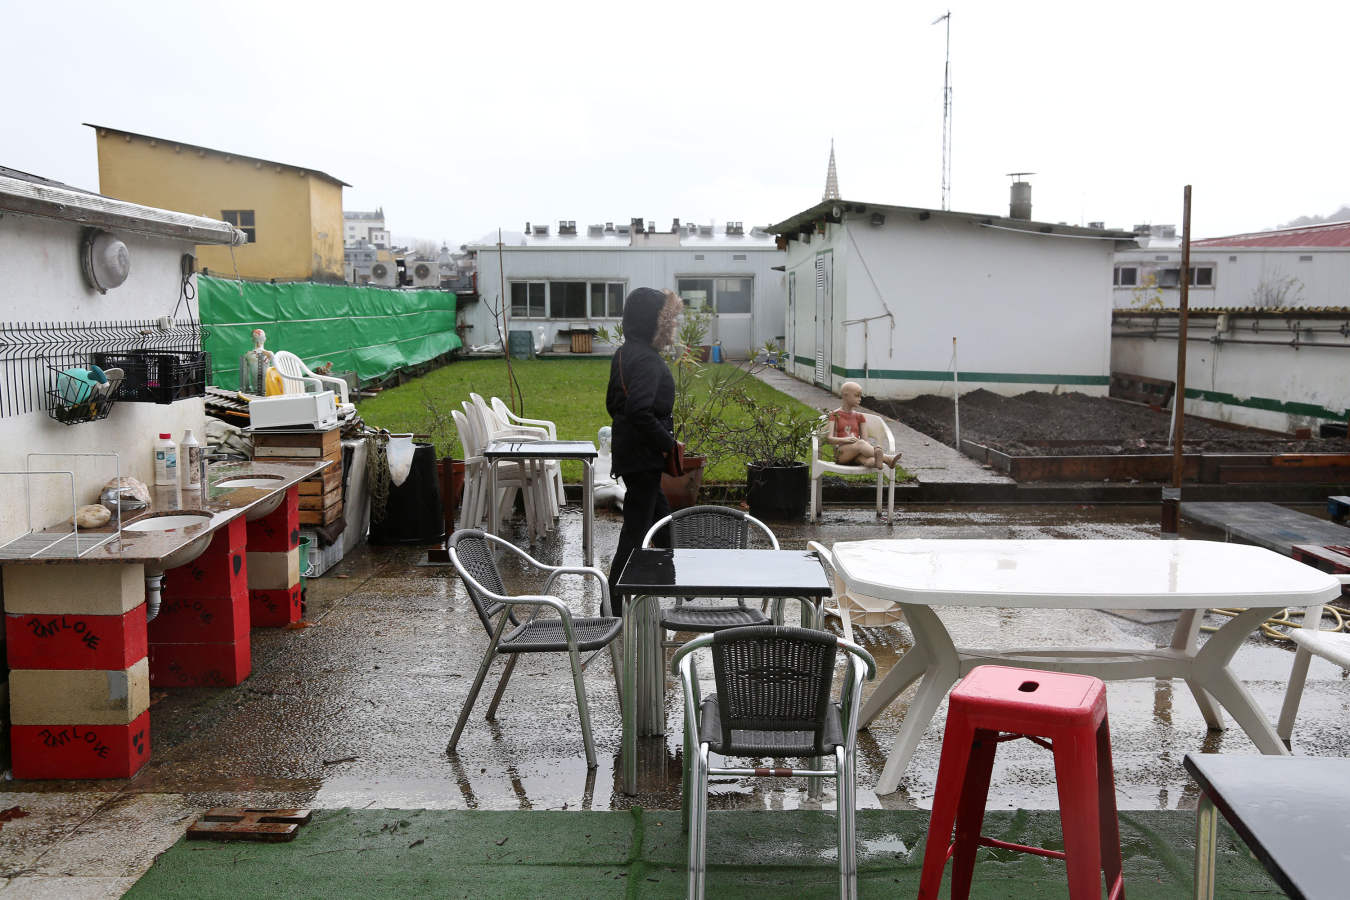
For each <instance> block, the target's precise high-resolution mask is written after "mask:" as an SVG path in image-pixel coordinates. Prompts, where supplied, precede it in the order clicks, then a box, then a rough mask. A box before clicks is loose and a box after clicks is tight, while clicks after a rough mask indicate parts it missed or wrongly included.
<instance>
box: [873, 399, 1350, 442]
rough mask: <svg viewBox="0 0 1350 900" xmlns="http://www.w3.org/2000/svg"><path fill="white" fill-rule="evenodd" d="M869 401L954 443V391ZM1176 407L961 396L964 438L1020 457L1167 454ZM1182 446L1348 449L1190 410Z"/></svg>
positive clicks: (1128, 403)
mask: <svg viewBox="0 0 1350 900" xmlns="http://www.w3.org/2000/svg"><path fill="white" fill-rule="evenodd" d="M864 403H865V405H866V406H868V407H870V408H871V409H875V410H876V411H878V412H880V413H882V414H883V415H886V416H889V417H891V418H893V419H896V420H897V421H899V422H901V423H903V424H905V425H908V426H909V427H911V428H913V429H915V430H916V431H920V432H923V433H924V434H927V435H930V436H932V437H934V438H936V439H937V440H939V441H942V442H944V443H946V444H951V443H953V409H952V398H951V397H939V396H936V395H934V394H925V395H923V396H921V397H916V398H914V399H912V400H903V401H896V400H881V399H878V398H876V397H868V398H866V399H865V400H864ZM1170 419H1171V413H1169V412H1165V411H1158V410H1155V409H1152V408H1150V407H1148V406H1144V405H1141V404H1138V403H1130V402H1127V401H1124V400H1115V399H1113V398H1110V397H1090V396H1088V395H1086V394H1079V393H1048V392H1045V391H1028V392H1027V393H1025V394H1019V395H1017V396H1016V397H1005V396H1002V395H1001V394H995V393H993V392H991V391H986V390H977V391H971V392H970V393H968V394H962V395H961V437H962V438H963V439H964V440H968V441H975V442H977V443H980V444H984V445H986V446H990V447H994V448H995V449H997V450H1001V451H1003V452H1004V453H1010V454H1013V455H1017V456H1059V455H1065V454H1071V455H1098V454H1117V453H1167V452H1169V450H1168V445H1167V437H1168V428H1169V425H1170ZM1184 438H1185V448H1186V450H1187V451H1188V452H1197V453H1201V452H1208V453H1314V452H1320V453H1344V452H1350V443H1347V441H1346V440H1345V439H1344V438H1312V439H1304V440H1297V439H1295V438H1293V437H1287V436H1281V435H1276V434H1272V433H1269V432H1263V431H1257V430H1253V429H1248V428H1241V427H1239V426H1235V425H1225V424H1223V423H1220V422H1214V421H1212V420H1205V419H1197V418H1195V417H1194V416H1187V417H1186V423H1185V435H1184Z"/></svg>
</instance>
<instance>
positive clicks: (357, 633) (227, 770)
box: [0, 505, 1350, 897]
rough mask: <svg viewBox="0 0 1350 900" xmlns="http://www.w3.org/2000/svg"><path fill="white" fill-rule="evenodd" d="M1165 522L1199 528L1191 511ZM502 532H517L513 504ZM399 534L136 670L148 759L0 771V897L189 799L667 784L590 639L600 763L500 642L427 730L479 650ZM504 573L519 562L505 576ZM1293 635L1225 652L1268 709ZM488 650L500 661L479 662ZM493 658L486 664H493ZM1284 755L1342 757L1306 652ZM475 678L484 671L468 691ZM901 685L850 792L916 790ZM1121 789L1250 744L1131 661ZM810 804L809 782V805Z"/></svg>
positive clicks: (119, 874) (1027, 755)
mask: <svg viewBox="0 0 1350 900" xmlns="http://www.w3.org/2000/svg"><path fill="white" fill-rule="evenodd" d="M618 525H619V520H618V518H617V517H616V516H613V515H610V514H605V513H601V514H598V515H597V518H596V546H597V548H599V557H600V558H599V559H598V560H597V563H598V564H599V566H600V567H601V568H602V569H605V568H607V566H608V562H609V560H608V553H609V551H610V550H611V549H612V548H613V546H614V543H615V540H616V538H617V532H618ZM775 530H776V531H777V533H778V535H779V538H780V541H781V542H782V544H783V545H784V546H785V547H789V548H799V547H803V546H804V545H805V543H806V541H807V540H811V539H816V540H821V541H822V542H824V543H826V544H827V545H828V544H832V543H834V542H835V541H841V540H856V539H862V538H869V537H887V536H894V537H919V536H922V537H986V538H998V537H1018V538H1070V539H1072V538H1086V537H1102V538H1140V537H1157V534H1158V527H1157V508H1156V507H1134V506H1064V505H1060V506H1053V507H1039V506H1027V505H1018V506H1003V507H975V506H970V505H963V506H952V507H942V506H923V507H911V508H907V509H905V510H903V511H898V512H897V521H896V522H895V524H894V525H893V527H887V526H886V525H884V524H882V523H880V522H878V521H877V520H876V519H875V518H874V517H873V516H872V514H871V512H870V511H856V510H841V509H827V510H826V514H825V518H824V521H823V522H822V523H820V524H818V525H812V526H807V525H805V524H801V525H793V526H785V527H777V528H776V529H775ZM579 532H580V515H579V512H578V511H577V510H576V509H575V507H572V508H569V509H567V510H565V511H564V515H563V519H562V522H561V527H560V529H559V530H558V531H556V532H554V533H553V534H551V535H550V536H549V537H548V538H546V539H544V540H543V541H542V542H540V543H539V544H537V545H536V546H535V547H534V548H533V552H534V554H535V555H536V556H537V557H539V558H541V559H543V560H544V561H546V562H554V563H556V562H563V561H565V562H569V563H577V562H579V558H580V535H579ZM1186 536H1188V537H1193V538H1213V537H1215V536H1216V535H1215V534H1214V533H1213V532H1210V531H1208V530H1205V529H1199V528H1197V529H1192V530H1190V531H1189V532H1188V533H1187V534H1186ZM514 540H515V541H516V542H517V543H518V544H520V545H524V544H525V540H526V538H525V534H524V528H523V524H522V525H521V527H520V529H519V531H518V532H517V533H516V534H515V536H514ZM424 556H425V552H424V551H422V550H418V549H416V548H362V549H361V550H360V551H359V552H358V553H356V554H355V555H354V556H353V557H352V558H349V559H348V560H345V561H344V562H343V563H342V564H340V565H339V566H338V567H337V568H336V569H334V570H332V571H331V572H330V573H329V574H328V575H326V576H325V577H323V578H319V579H313V580H311V581H310V582H309V593H308V611H307V617H306V621H307V622H308V623H309V625H310V627H306V628H300V629H296V630H271V629H256V630H254V631H253V632H252V640H253V660H254V671H253V674H252V676H251V677H250V678H249V679H248V680H247V681H246V682H245V683H244V684H243V685H241V686H239V687H236V688H223V689H215V688H212V689H191V690H173V691H164V690H157V691H155V692H154V694H153V697H152V707H151V722H152V742H153V747H152V758H151V760H150V762H149V763H148V764H147V766H146V767H145V768H144V769H143V770H142V771H141V772H140V773H138V775H137V776H136V777H134V778H132V779H128V780H125V781H88V782H16V781H6V782H0V810H4V809H8V808H10V807H19V808H20V809H21V810H22V811H23V812H24V813H26V814H27V815H26V816H25V817H22V818H14V819H12V820H11V821H8V822H4V823H3V826H0V897H10V896H14V897H19V896H23V897H43V896H60V897H81V896H91V897H93V896H97V897H104V896H118V895H119V894H120V893H121V892H122V891H123V890H125V889H126V888H127V887H128V886H129V885H130V884H132V883H133V882H134V881H135V880H136V878H137V877H138V876H139V875H140V874H141V873H142V872H143V871H144V870H145V869H146V868H147V867H148V866H149V864H150V863H151V862H152V860H153V858H154V856H155V854H157V853H158V852H160V851H162V850H163V849H165V848H166V847H168V846H169V845H170V844H172V843H173V842H174V841H175V840H177V839H178V838H179V837H180V836H181V835H182V833H183V830H184V828H185V827H186V825H187V824H188V823H189V822H190V821H192V820H193V819H194V818H195V817H196V816H198V815H199V814H200V813H202V812H203V811H204V810H205V809H207V808H209V807H211V806H217V805H223V806H263V807H295V806H299V807H316V808H338V807H354V808H390V809H393V808H427V809H446V808H449V809H463V808H468V809H506V810H512V809H612V808H625V807H628V806H630V805H633V804H641V805H643V806H644V807H648V808H666V809H673V808H677V807H678V804H679V788H680V776H679V756H678V751H679V746H680V737H679V731H678V727H679V722H680V718H679V715H680V713H679V709H678V699H677V697H676V693H675V690H674V684H673V682H668V689H667V708H668V715H667V722H668V724H669V726H670V731H669V733H668V734H667V735H666V736H665V737H664V739H663V738H651V739H647V740H646V741H644V746H643V747H642V748H641V749H642V764H641V770H640V771H641V779H640V781H641V791H640V794H639V795H638V796H636V797H627V796H625V795H623V794H622V793H621V792H620V791H619V789H618V784H617V781H618V778H617V772H618V752H619V740H620V733H619V707H618V703H617V699H616V697H615V693H614V683H613V678H612V675H611V671H610V668H609V662H608V658H607V657H601V658H600V659H598V660H597V661H596V663H595V665H594V666H593V667H591V668H590V669H589V670H588V673H587V678H586V681H587V690H588V693H589V696H590V699H591V709H592V716H593V723H594V730H595V737H596V742H597V751H598V754H599V758H600V766H599V768H598V769H596V770H594V771H593V772H589V773H588V772H587V770H586V767H585V763H584V760H583V755H582V742H581V734H580V729H579V726H578V723H577V714H576V708H575V703H574V700H573V696H572V688H571V681H570V678H569V677H568V673H567V667H566V662H565V660H564V659H563V658H562V657H561V656H557V655H553V654H546V655H529V656H527V657H525V658H524V659H522V660H521V662H520V664H519V666H518V667H517V671H516V674H515V677H514V678H513V679H512V682H511V686H510V689H509V690H508V692H507V694H506V698H505V700H504V701H503V704H502V708H501V710H500V711H499V713H498V717H497V720H496V721H495V722H487V721H485V720H484V719H483V713H484V711H485V709H486V704H487V699H488V698H487V697H486V696H484V697H481V698H480V700H479V704H478V707H477V709H476V711H475V714H474V716H473V718H472V719H471V720H470V722H469V724H468V726H467V728H466V730H465V733H464V736H463V738H462V739H461V743H460V747H459V753H458V754H457V755H455V756H447V755H446V754H445V744H446V741H447V739H448V737H449V734H450V730H451V728H452V727H453V725H454V721H455V716H456V714H457V713H458V711H459V707H460V704H461V702H462V700H463V697H464V695H465V694H466V692H467V690H468V687H469V683H470V681H471V679H472V676H473V673H474V670H475V668H476V666H477V664H478V662H479V660H480V659H481V655H482V652H483V649H484V648H485V646H486V638H485V636H484V633H483V629H482V626H481V625H480V624H479V622H478V620H477V617H476V616H475V614H474V613H473V609H472V606H471V604H470V603H469V601H468V599H467V597H466V595H465V594H464V591H463V589H462V587H461V586H460V585H459V584H458V583H457V582H456V581H455V579H453V578H452V577H451V570H450V569H449V568H448V567H443V566H438V567H425V566H418V565H417V563H418V562H420V561H421V560H422V559H423V558H424ZM504 574H505V576H506V577H507V578H508V580H509V581H510V582H512V584H511V585H509V589H522V588H523V587H524V585H523V584H522V583H521V579H520V575H519V573H518V572H514V571H511V572H506V573H504ZM564 596H565V598H566V599H567V600H568V602H569V603H570V604H571V605H572V606H573V608H574V609H581V608H584V609H586V610H593V609H594V608H595V604H596V595H595V593H594V591H593V590H591V591H589V592H584V593H583V591H581V590H580V589H579V588H578V586H577V585H576V584H573V585H569V586H568V587H567V588H566V590H565V592H564ZM942 618H943V620H944V621H945V622H946V623H947V625H948V627H949V629H950V630H951V632H952V634H953V637H954V638H955V640H956V642H957V643H958V644H962V643H966V644H975V645H984V646H999V647H1007V646H1034V645H1036V644H1040V643H1046V642H1047V641H1052V642H1053V643H1054V644H1056V645H1060V646H1062V645H1064V644H1077V645H1084V646H1091V645H1111V646H1125V647H1128V646H1138V647H1141V648H1142V647H1152V646H1155V645H1156V644H1158V643H1164V642H1166V641H1167V640H1168V638H1169V637H1170V634H1171V627H1172V622H1171V620H1170V619H1169V618H1167V617H1166V616H1165V615H1164V616H1159V615H1156V614H1131V613H1126V614H1125V615H1123V616H1122V615H1114V614H1109V613H1102V612H1092V611H1076V612H1067V613H1066V612H1062V611H1038V610H993V609H979V610H953V611H950V612H944V613H943V614H942ZM859 636H860V639H861V642H862V643H863V644H864V646H866V647H867V648H868V649H869V650H870V651H871V652H873V653H874V654H875V655H876V657H877V659H878V662H879V664H880V666H881V669H882V672H881V674H884V672H885V671H886V670H888V669H889V667H890V666H891V665H893V664H894V662H895V660H896V658H897V656H898V655H899V654H900V653H901V652H903V651H904V650H905V649H906V648H907V647H908V645H909V632H908V630H907V629H906V628H905V627H904V626H903V625H901V626H896V627H891V628H882V629H863V630H860V631H859ZM1291 662H1292V653H1291V652H1290V651H1289V650H1288V649H1287V648H1286V647H1285V646H1280V645H1277V644H1274V643H1272V642H1270V641H1268V640H1266V639H1263V638H1252V639H1249V640H1248V641H1247V643H1246V644H1245V645H1244V646H1243V648H1242V649H1241V651H1240V652H1239V653H1238V655H1237V657H1236V661H1235V666H1236V669H1237V671H1238V672H1239V673H1240V674H1241V675H1242V677H1243V678H1244V680H1245V682H1246V684H1247V687H1248V688H1249V689H1250V690H1251V691H1252V693H1253V695H1254V696H1255V697H1256V700H1257V702H1258V704H1259V705H1260V707H1261V708H1262V709H1263V710H1264V711H1265V712H1266V713H1267V715H1268V716H1269V717H1270V718H1271V719H1272V721H1273V719H1274V717H1275V715H1276V713H1277V712H1278V709H1279V704H1280V701H1281V699H1282V696H1283V689H1284V682H1285V680H1286V678H1287V677H1288V674H1289V666H1290V664H1291ZM498 665H500V663H499V664H498ZM498 671H499V669H494V673H496V672H498ZM1309 677H1310V683H1309V688H1308V691H1307V693H1306V694H1305V697H1304V701H1303V706H1302V711H1301V714H1300V718H1299V723H1298V727H1297V730H1296V731H1295V744H1294V748H1295V752H1296V753H1301V754H1310V755H1330V756H1343V755H1346V753H1347V751H1348V750H1350V736H1347V732H1346V729H1345V728H1344V722H1345V719H1346V711H1347V708H1350V684H1348V683H1347V682H1346V681H1344V680H1343V679H1342V677H1341V673H1340V672H1339V670H1337V669H1335V668H1334V667H1332V666H1331V665H1329V664H1327V663H1324V662H1321V661H1318V660H1314V662H1313V667H1312V671H1311V673H1310V676H1309ZM486 693H487V691H485V694H486ZM908 696H909V694H906V695H904V696H902V698H901V700H900V701H899V702H897V703H896V704H895V705H894V706H893V707H892V708H891V709H890V710H889V711H888V712H887V713H886V714H884V715H883V716H882V717H880V718H879V719H878V720H877V722H875V723H874V725H873V727H872V729H871V730H870V731H868V732H864V733H863V734H862V735H861V736H860V739H859V748H860V749H859V771H858V786H859V792H858V793H859V805H860V806H862V807H864V808H867V807H871V808H876V807H885V808H913V807H918V808H925V807H926V806H927V805H928V804H929V802H930V799H931V796H932V792H933V785H934V779H935V774H936V765H937V758H938V750H939V746H940V740H941V729H942V725H943V721H944V719H943V713H942V712H939V715H938V717H937V718H936V719H935V720H934V723H933V726H932V727H931V728H930V729H929V731H928V733H927V734H926V735H925V736H924V738H923V740H922V742H921V743H920V745H919V748H918V751H917V753H916V756H915V759H914V762H913V764H912V765H911V766H910V768H909V770H908V772H907V773H906V776H905V778H904V780H903V782H902V784H901V787H900V790H898V791H897V792H896V793H894V794H891V795H887V796H882V797H878V796H877V795H876V794H875V793H874V792H873V791H872V790H871V788H872V786H873V785H875V783H876V779H877V777H878V775H879V773H880V771H881V767H882V765H883V764H884V760H885V754H886V752H887V750H888V748H889V746H890V743H891V741H892V739H893V737H894V735H895V733H896V731H897V729H898V727H899V723H900V720H901V717H902V716H903V713H904V710H905V703H906V701H907V699H908ZM1108 697H1109V704H1110V715H1111V719H1112V738H1113V750H1114V760H1115V769H1116V783H1117V789H1118V792H1119V803H1120V807H1121V808H1122V809H1178V808H1181V809H1185V808H1189V807H1191V806H1193V805H1194V802H1195V794H1194V788H1193V787H1192V786H1191V784H1190V782H1189V779H1188V778H1187V776H1186V774H1185V773H1184V771H1183V769H1182V767H1181V758H1182V755H1183V754H1184V753H1186V752H1190V751H1195V750H1206V751H1224V752H1236V753H1253V752H1255V750H1254V748H1253V747H1252V745H1251V743H1250V741H1249V740H1248V739H1247V738H1246V736H1245V735H1244V734H1243V733H1242V732H1241V730H1240V729H1235V728H1230V729H1229V730H1227V731H1224V732H1216V733H1210V732H1208V731H1207V730H1206V728H1205V725H1204V722H1203V720H1202V719H1201V717H1200V714H1199V712H1198V710H1197V709H1196V706H1195V703H1194V701H1193V700H1192V699H1191V696H1190V694H1189V692H1188V691H1187V690H1186V688H1185V686H1184V685H1183V684H1175V683H1172V682H1168V681H1159V680H1153V679H1141V680H1136V681H1126V682H1112V683H1111V684H1110V685H1109V687H1108ZM715 792H716V796H715V798H714V800H713V802H712V806H713V808H714V809H717V808H771V809H777V808H792V807H805V806H811V805H815V804H814V801H810V800H809V799H808V798H807V797H806V793H805V790H804V785H803V784H801V783H798V782H795V781H792V782H787V783H785V784H769V785H767V786H766V785H764V784H763V783H751V782H742V781H738V780H734V779H725V780H722V781H720V783H718V784H716V785H715ZM830 803H831V800H830V798H829V796H827V797H826V800H825V805H826V807H827V808H828V806H829V805H830ZM990 806H991V808H1000V807H1002V808H1014V807H1025V808H1054V807H1056V806H1057V801H1056V797H1055V789H1054V781H1053V777H1052V767H1051V763H1050V759H1049V756H1048V754H1046V753H1045V752H1044V751H1043V750H1041V749H1040V748H1038V747H1036V746H1035V745H1033V744H1031V743H1029V742H1014V743H1011V744H1006V745H1003V746H1002V747H1001V748H1000V751H999V755H998V763H997V768H996V771H995V775H994V784H993V786H992V788H991V791H990Z"/></svg>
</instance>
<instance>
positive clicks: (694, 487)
mask: <svg viewBox="0 0 1350 900" xmlns="http://www.w3.org/2000/svg"><path fill="white" fill-rule="evenodd" d="M706 461H707V459H706V457H702V456H693V455H691V454H688V453H686V454H685V455H684V474H683V475H666V474H665V473H664V472H663V473H662V474H661V492H662V493H663V494H665V495H666V502H667V503H669V504H670V508H671V509H672V510H676V509H684V508H686V507H689V506H697V505H698V490H699V488H701V487H702V486H703V463H704V462H706Z"/></svg>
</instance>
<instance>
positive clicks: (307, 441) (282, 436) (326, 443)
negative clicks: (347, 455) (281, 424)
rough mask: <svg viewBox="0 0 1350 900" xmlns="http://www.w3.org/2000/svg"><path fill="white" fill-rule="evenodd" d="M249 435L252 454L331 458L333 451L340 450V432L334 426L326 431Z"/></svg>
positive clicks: (263, 432) (259, 432)
mask: <svg viewBox="0 0 1350 900" xmlns="http://www.w3.org/2000/svg"><path fill="white" fill-rule="evenodd" d="M251 437H252V438H253V455H254V456H268V457H285V456H290V457H298V458H301V459H319V458H323V459H331V458H332V454H333V453H334V452H337V453H341V452H342V434H341V433H340V432H339V431H338V429H336V428H330V429H328V430H327V431H286V432H269V431H255V432H253V433H252V435H251Z"/></svg>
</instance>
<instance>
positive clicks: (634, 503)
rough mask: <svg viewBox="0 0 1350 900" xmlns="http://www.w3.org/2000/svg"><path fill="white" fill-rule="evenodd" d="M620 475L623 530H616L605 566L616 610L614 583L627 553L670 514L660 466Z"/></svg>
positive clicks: (625, 561)
mask: <svg viewBox="0 0 1350 900" xmlns="http://www.w3.org/2000/svg"><path fill="white" fill-rule="evenodd" d="M620 478H622V479H623V486H624V496H623V529H622V530H621V531H620V532H619V546H618V548H617V549H615V551H614V560H613V562H611V563H610V566H609V586H610V592H611V594H612V595H613V597H614V608H615V611H616V612H617V611H618V609H619V602H620V601H619V597H618V594H617V592H616V591H615V586H616V585H617V584H618V581H619V575H620V574H622V572H623V567H624V564H625V563H627V562H628V557H629V555H631V554H632V552H633V551H634V550H636V549H637V548H638V547H641V546H642V539H643V538H644V537H646V536H647V532H648V531H650V530H651V527H652V526H653V525H655V524H656V523H657V521H658V520H660V519H664V518H665V517H666V516H668V515H670V504H668V503H667V502H666V495H665V494H663V493H662V492H661V470H660V469H653V470H651V471H649V472H630V473H628V474H627V475H621V476H620ZM662 543H663V544H664V543H665V542H662Z"/></svg>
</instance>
